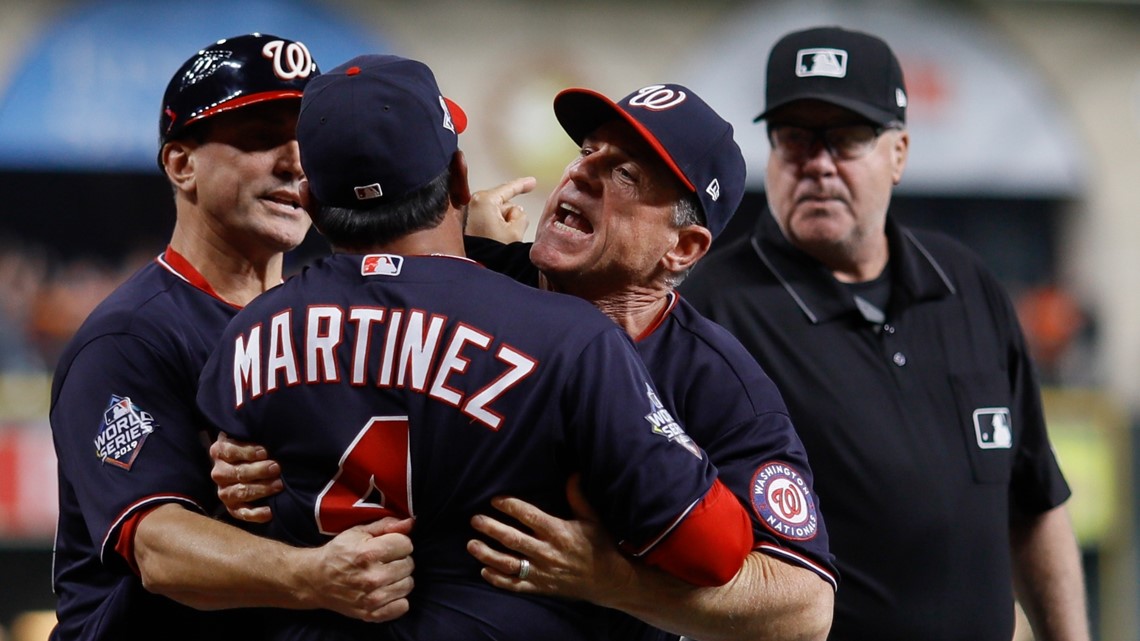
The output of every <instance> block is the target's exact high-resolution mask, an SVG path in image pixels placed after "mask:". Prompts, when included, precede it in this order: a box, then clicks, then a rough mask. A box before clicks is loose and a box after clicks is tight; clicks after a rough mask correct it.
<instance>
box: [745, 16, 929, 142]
mask: <svg viewBox="0 0 1140 641" xmlns="http://www.w3.org/2000/svg"><path fill="white" fill-rule="evenodd" d="M764 97H765V104H764V112H763V113H761V114H760V115H759V116H756V120H762V119H764V118H766V117H768V116H769V115H770V114H771V113H772V112H773V111H775V110H776V109H779V108H780V107H783V106H784V105H786V104H788V103H791V102H794V101H796V100H821V101H823V102H827V103H831V104H833V105H837V106H839V107H843V108H845V109H850V110H851V111H854V112H855V113H857V114H859V115H860V116H863V117H864V118H867V119H868V120H870V121H872V122H874V123H876V124H879V125H889V124H892V123H896V122H897V123H905V122H906V103H907V96H906V84H905V83H904V82H903V73H902V67H901V66H900V65H899V61H898V58H896V57H895V54H894V52H892V51H891V48H890V47H889V46H887V43H886V42H883V40H882V39H880V38H878V37H876V36H872V35H870V34H866V33H862V32H859V31H848V30H846V29H842V28H839V27H817V28H813V29H806V30H803V31H795V32H792V33H789V34H788V35H786V36H784V37H783V38H780V40H779V41H777V42H776V44H775V45H774V46H773V47H772V52H771V53H770V54H769V56H768V80H767V87H766V88H765V92H764Z"/></svg>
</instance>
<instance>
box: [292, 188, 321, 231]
mask: <svg viewBox="0 0 1140 641" xmlns="http://www.w3.org/2000/svg"><path fill="white" fill-rule="evenodd" d="M297 198H298V199H299V200H300V201H301V209H304V210H305V213H306V214H308V215H309V219H310V220H312V221H313V227H316V228H317V231H318V232H321V233H322V234H323V233H324V232H323V231H321V226H320V225H318V224H317V216H316V214H317V213H318V212H319V211H320V210H321V201H319V200H317V196H316V194H314V193H313V192H312V190H311V189H309V179H308V178H302V179H301V183H300V184H299V185H298V186H297Z"/></svg>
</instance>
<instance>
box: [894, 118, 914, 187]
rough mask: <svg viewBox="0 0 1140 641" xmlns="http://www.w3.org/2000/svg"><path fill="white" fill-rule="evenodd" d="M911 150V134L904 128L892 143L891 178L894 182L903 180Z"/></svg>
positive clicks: (897, 182)
mask: <svg viewBox="0 0 1140 641" xmlns="http://www.w3.org/2000/svg"><path fill="white" fill-rule="evenodd" d="M909 152H910V134H909V133H908V132H907V130H906V129H903V130H902V131H900V132H899V134H898V135H897V136H895V139H894V141H892V144H891V179H892V180H893V181H894V184H896V185H897V184H899V182H901V181H902V177H903V170H905V169H906V159H907V155H908V153H909Z"/></svg>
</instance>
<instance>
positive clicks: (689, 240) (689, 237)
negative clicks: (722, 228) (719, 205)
mask: <svg viewBox="0 0 1140 641" xmlns="http://www.w3.org/2000/svg"><path fill="white" fill-rule="evenodd" d="M711 246H712V232H710V231H709V230H708V228H707V227H704V226H702V225H685V226H684V227H682V228H680V229H678V230H677V242H675V243H674V244H673V248H672V249H670V250H669V251H667V252H665V255H664V256H663V257H662V259H661V260H662V261H664V264H665V268H666V269H668V270H669V271H670V272H672V273H675V274H676V273H680V272H684V271H686V270H688V269H690V268H691V267H692V266H693V265H695V264H696V262H697V261H698V260H700V259H701V258H702V257H703V256H704V255H705V254H707V253H708V251H709V247H711Z"/></svg>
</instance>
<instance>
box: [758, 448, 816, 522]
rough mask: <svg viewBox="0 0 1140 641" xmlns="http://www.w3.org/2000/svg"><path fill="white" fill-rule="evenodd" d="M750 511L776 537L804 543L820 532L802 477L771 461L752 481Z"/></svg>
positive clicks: (786, 465)
mask: <svg viewBox="0 0 1140 641" xmlns="http://www.w3.org/2000/svg"><path fill="white" fill-rule="evenodd" d="M752 508H753V509H754V510H756V515H757V516H759V517H760V520H761V521H763V522H764V525H766V526H768V529H769V530H772V531H773V532H775V533H776V534H777V535H779V536H781V537H783V538H785V539H792V540H795V541H807V540H809V539H812V538H814V537H815V535H816V533H817V532H818V531H819V514H818V513H817V512H816V507H815V500H814V499H813V498H812V495H811V490H810V488H808V485H807V481H805V480H804V477H803V475H802V474H800V473H799V472H798V471H796V469H795V468H793V467H792V466H791V465H788V464H787V463H780V462H778V461H772V462H769V463H765V464H764V465H761V466H760V469H758V470H756V474H755V475H753V477H752Z"/></svg>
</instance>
